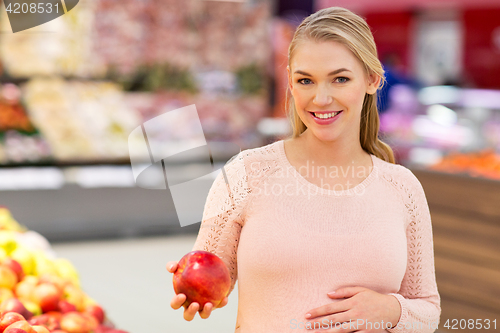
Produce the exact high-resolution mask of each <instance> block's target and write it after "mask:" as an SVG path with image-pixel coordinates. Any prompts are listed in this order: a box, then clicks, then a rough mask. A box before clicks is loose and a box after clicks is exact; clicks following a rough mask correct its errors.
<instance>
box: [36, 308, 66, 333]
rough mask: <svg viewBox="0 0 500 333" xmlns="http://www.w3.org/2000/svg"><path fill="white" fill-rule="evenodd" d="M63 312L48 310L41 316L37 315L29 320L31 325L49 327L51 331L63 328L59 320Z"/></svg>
mask: <svg viewBox="0 0 500 333" xmlns="http://www.w3.org/2000/svg"><path fill="white" fill-rule="evenodd" d="M61 316H62V314H61V313H60V312H47V313H44V314H42V315H39V316H35V317H33V318H31V319H30V320H28V323H29V324H30V325H38V326H44V327H47V329H48V330H49V331H51V332H52V331H54V330H56V329H59V328H61V326H60V324H59V322H60V319H61Z"/></svg>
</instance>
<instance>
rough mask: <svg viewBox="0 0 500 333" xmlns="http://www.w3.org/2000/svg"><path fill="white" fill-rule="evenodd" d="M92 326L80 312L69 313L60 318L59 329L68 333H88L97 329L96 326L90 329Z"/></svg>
mask: <svg viewBox="0 0 500 333" xmlns="http://www.w3.org/2000/svg"><path fill="white" fill-rule="evenodd" d="M92 324H93V323H91V322H90V321H89V320H88V318H87V317H85V316H84V315H83V314H81V313H80V312H69V313H66V314H64V315H63V316H62V318H61V329H62V330H64V331H66V332H68V333H89V332H90V331H91V330H94V329H95V328H96V327H97V325H95V326H94V327H92Z"/></svg>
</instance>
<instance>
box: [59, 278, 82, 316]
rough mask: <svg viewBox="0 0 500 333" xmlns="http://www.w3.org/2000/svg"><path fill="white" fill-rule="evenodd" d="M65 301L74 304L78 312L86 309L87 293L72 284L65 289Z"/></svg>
mask: <svg viewBox="0 0 500 333" xmlns="http://www.w3.org/2000/svg"><path fill="white" fill-rule="evenodd" d="M63 299H64V300H66V301H68V302H69V303H71V304H73V305H74V306H75V307H76V309H77V310H78V311H82V310H83V309H84V302H85V293H84V292H83V291H82V290H81V289H80V288H78V287H76V286H74V285H72V284H68V285H66V287H64V294H63Z"/></svg>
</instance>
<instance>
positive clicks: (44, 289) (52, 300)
mask: <svg viewBox="0 0 500 333" xmlns="http://www.w3.org/2000/svg"><path fill="white" fill-rule="evenodd" d="M60 299H61V291H60V290H59V289H58V288H57V287H56V286H54V285H53V284H52V283H40V284H39V285H37V286H36V287H35V289H34V290H33V295H32V300H33V301H34V302H35V303H36V304H38V305H40V308H42V311H43V312H48V311H56V310H58V309H59V300H60Z"/></svg>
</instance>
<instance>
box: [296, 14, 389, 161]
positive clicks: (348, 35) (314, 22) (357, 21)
mask: <svg viewBox="0 0 500 333" xmlns="http://www.w3.org/2000/svg"><path fill="white" fill-rule="evenodd" d="M309 40H312V41H315V42H324V41H335V42H338V43H341V44H343V45H344V46H346V47H347V48H348V49H349V50H350V51H351V52H352V53H353V54H354V55H355V56H356V58H358V60H359V61H360V62H361V63H362V64H363V66H364V68H365V70H366V73H367V74H369V75H370V74H373V73H375V74H377V75H378V76H380V77H381V82H382V84H383V82H384V69H383V68H382V64H381V63H380V60H379V59H378V56H377V48H376V46H375V41H374V39H373V35H372V33H371V31H370V27H368V24H367V23H366V22H365V20H363V19H362V18H361V17H359V16H358V15H356V14H354V13H353V12H351V11H349V10H347V9H345V8H340V7H330V8H325V9H322V10H319V11H317V12H316V13H314V14H312V15H310V16H308V17H306V18H305V19H304V21H302V23H301V24H300V25H299V26H298V27H297V30H296V31H295V34H294V35H293V39H292V41H291V43H290V46H289V48H288V66H290V62H291V59H292V56H293V53H294V52H295V50H296V49H297V47H298V46H299V45H300V43H301V42H303V41H309ZM289 94H290V90H289V89H287V99H288V97H289ZM288 118H289V120H290V122H291V125H292V131H293V132H292V138H296V137H298V136H300V134H302V132H304V131H305V130H306V126H305V125H304V123H303V122H302V120H301V119H300V118H299V115H298V113H297V110H296V109H295V103H294V100H293V96H290V99H289V102H288ZM379 124H380V121H379V116H378V109H377V94H376V93H375V94H373V95H370V94H366V95H365V99H364V101H363V107H362V111H361V124H360V133H359V139H360V143H361V147H362V148H363V149H364V150H365V151H366V152H368V153H370V154H373V155H375V156H377V157H378V158H380V159H382V160H384V161H387V162H390V163H395V160H394V153H393V152H392V149H391V147H389V145H387V144H386V143H384V142H382V141H381V140H380V139H379V137H378V132H379Z"/></svg>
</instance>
